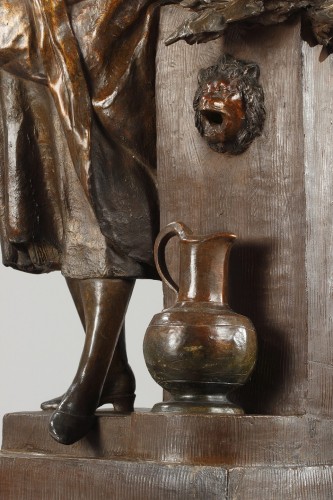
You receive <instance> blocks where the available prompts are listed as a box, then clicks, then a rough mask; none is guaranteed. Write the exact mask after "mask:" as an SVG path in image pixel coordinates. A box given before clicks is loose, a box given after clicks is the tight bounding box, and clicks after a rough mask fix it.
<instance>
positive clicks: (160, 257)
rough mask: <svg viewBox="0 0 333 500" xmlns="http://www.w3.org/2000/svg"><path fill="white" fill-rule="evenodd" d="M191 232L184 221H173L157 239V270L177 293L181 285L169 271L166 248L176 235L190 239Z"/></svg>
mask: <svg viewBox="0 0 333 500" xmlns="http://www.w3.org/2000/svg"><path fill="white" fill-rule="evenodd" d="M191 234H192V231H191V230H190V229H189V228H188V227H187V226H185V224H183V223H182V222H171V223H170V224H168V225H167V226H165V228H164V229H162V230H161V232H160V233H159V235H158V236H157V238H156V241H155V246H154V257H155V264H156V269H157V272H158V274H159V275H160V276H161V278H162V280H163V282H164V283H165V284H166V285H167V286H168V287H169V288H171V290H173V291H174V292H175V293H178V292H179V285H177V283H176V282H175V281H174V280H173V279H172V277H171V275H170V273H169V269H168V266H167V264H166V261H165V249H166V246H167V243H168V241H169V240H170V239H171V238H173V237H174V236H178V238H179V239H180V240H185V239H188V237H189V236H190V235H191Z"/></svg>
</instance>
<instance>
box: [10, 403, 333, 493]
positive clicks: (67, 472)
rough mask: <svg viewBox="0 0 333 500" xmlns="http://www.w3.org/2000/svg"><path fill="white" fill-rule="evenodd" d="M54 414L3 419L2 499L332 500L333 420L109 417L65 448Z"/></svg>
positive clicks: (144, 413)
mask: <svg viewBox="0 0 333 500" xmlns="http://www.w3.org/2000/svg"><path fill="white" fill-rule="evenodd" d="M49 417H50V413H46V412H38V413H17V414H10V415H7V416H6V417H5V418H4V431H3V448H2V452H1V453H0V484H1V490H0V498H1V499H2V498H3V499H6V500H30V499H31V500H32V499H37V498H38V499H41V500H44V498H45V499H47V500H52V499H58V498H71V499H74V500H75V499H81V498H94V500H99V499H104V498H112V499H113V500H140V499H145V500H155V499H157V498H158V499H159V500H164V499H165V500H167V499H168V500H169V499H171V498H172V500H174V499H175V500H178V499H179V500H180V499H181V500H187V499H192V498H209V499H212V500H213V499H215V498H216V499H217V498H218V499H220V500H229V499H235V498H237V499H238V500H247V499H251V500H252V499H255V498H258V499H259V498H269V499H270V500H281V498H283V499H284V500H289V499H294V500H296V499H297V500H298V499H299V498H309V499H310V498H311V499H312V498H313V499H316V500H324V499H328V498H331V494H332V491H333V455H332V449H333V446H332V445H333V420H332V419H327V420H320V419H317V418H313V417H307V416H302V417H274V416H233V415H230V416H227V415H184V414H167V413H166V414H161V413H160V414H157V413H151V412H147V411H138V412H136V413H134V414H132V415H119V414H113V413H112V412H100V413H99V417H98V419H97V425H96V427H95V428H94V429H93V430H92V431H91V432H90V433H89V434H88V436H87V437H86V438H84V439H82V440H81V441H80V442H78V443H76V444H74V445H71V446H64V445H60V444H59V443H56V442H55V441H54V440H53V439H52V438H51V437H50V436H49V434H48V420H49Z"/></svg>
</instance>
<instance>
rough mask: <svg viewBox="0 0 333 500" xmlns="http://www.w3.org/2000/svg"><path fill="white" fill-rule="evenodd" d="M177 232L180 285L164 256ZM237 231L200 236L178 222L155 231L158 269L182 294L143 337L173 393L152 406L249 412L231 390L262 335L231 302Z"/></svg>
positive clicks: (154, 370) (245, 373)
mask: <svg viewBox="0 0 333 500" xmlns="http://www.w3.org/2000/svg"><path fill="white" fill-rule="evenodd" d="M173 236H178V237H179V240H180V272H179V276H180V281H179V286H178V285H177V284H176V283H175V282H174V280H173V279H172V277H171V276H170V273H169V271H168V268H167V265H166V261H165V247H166V245H167V243H168V241H169V240H170V238H172V237H173ZM235 238H236V236H235V235H234V234H230V233H216V234H212V235H209V236H195V235H194V234H193V233H192V232H191V231H190V230H189V229H188V228H187V227H186V226H185V225H184V224H182V223H180V222H173V223H171V224H169V225H168V226H167V227H166V228H165V229H163V230H162V231H161V232H160V234H159V235H158V237H157V240H156V243H155V261H156V266H157V270H158V272H159V274H160V276H161V278H162V280H163V282H164V283H165V284H166V285H168V286H169V287H170V288H171V289H172V290H174V291H175V292H176V293H177V301H176V303H175V304H174V305H173V306H172V307H170V308H168V309H165V310H163V311H162V312H161V313H160V314H156V315H155V316H154V317H153V319H152V321H151V323H150V325H149V327H148V329H147V332H146V335H145V339H144V356H145V360H146V363H147V366H148V370H149V372H150V374H151V375H152V377H153V378H154V380H155V381H156V382H157V383H158V384H159V385H161V386H162V387H163V388H164V389H166V390H167V391H168V392H169V393H170V394H171V399H170V400H169V401H167V402H164V403H159V404H157V405H155V406H154V408H153V411H168V412H188V413H198V412H199V413H229V414H230V413H231V414H243V413H244V412H243V410H242V409H241V408H239V407H238V406H236V405H235V404H233V403H232V402H230V401H229V400H228V397H227V394H228V393H229V392H230V391H232V390H234V389H236V388H237V387H239V386H241V385H243V384H244V383H245V381H246V380H247V378H248V377H249V375H250V374H251V372H252V370H253V368H254V365H255V361H256V353H257V340H256V333H255V330H254V327H253V324H252V323H251V321H250V320H249V319H248V318H246V317H245V316H241V315H240V314H237V313H235V312H234V311H232V310H231V309H230V307H229V305H228V297H227V292H228V257H229V253H230V249H231V246H232V244H233V241H234V240H235Z"/></svg>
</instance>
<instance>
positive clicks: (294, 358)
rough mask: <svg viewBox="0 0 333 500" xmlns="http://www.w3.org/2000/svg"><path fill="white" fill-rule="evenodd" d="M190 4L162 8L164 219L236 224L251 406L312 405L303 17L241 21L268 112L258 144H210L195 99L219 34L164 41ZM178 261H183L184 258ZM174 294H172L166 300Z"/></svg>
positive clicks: (239, 36) (203, 225)
mask: <svg viewBox="0 0 333 500" xmlns="http://www.w3.org/2000/svg"><path fill="white" fill-rule="evenodd" d="M182 16H184V14H183V13H182V12H181V10H180V9H178V8H176V7H172V8H169V7H168V8H165V9H163V12H162V19H161V36H160V44H159V50H158V59H157V68H158V72H157V103H158V175H159V188H160V194H161V224H162V225H165V224H166V223H168V222H171V221H172V220H180V221H183V222H185V223H186V224H187V225H189V226H190V227H191V228H192V229H193V230H194V231H195V232H199V233H203V234H205V233H211V232H214V231H221V230H223V231H231V232H234V233H235V234H237V235H238V238H239V240H238V243H237V244H236V246H235V248H234V250H233V253H232V259H231V272H230V277H231V288H232V290H231V292H232V294H231V305H232V307H233V309H234V310H235V311H237V312H240V313H243V314H245V315H247V316H248V317H250V318H251V319H252V321H253V322H254V324H255V326H256V329H257V332H258V337H259V359H258V364H257V367H256V370H255V372H254V374H253V376H252V380H251V382H250V383H249V384H247V386H246V387H245V388H244V389H243V390H242V391H241V394H240V395H239V396H238V397H239V398H241V401H242V402H243V405H244V406H245V409H246V410H247V411H248V412H252V413H263V414H281V415H287V414H303V413H304V412H305V407H306V402H305V397H306V391H307V297H306V289H305V230H304V228H305V188H304V148H303V113H302V105H303V102H302V53H301V41H300V27H299V24H298V23H296V24H288V25H285V26H278V27H273V28H272V27H270V28H260V29H259V28H258V29H256V30H255V31H252V32H251V33H248V34H245V33H240V32H234V33H232V34H231V35H230V37H229V38H228V40H227V41H226V44H225V49H224V50H225V51H227V52H229V53H231V54H232V55H234V56H236V57H239V58H244V59H247V60H253V61H255V62H256V63H258V64H259V66H260V68H261V73H262V76H261V82H262V84H263V87H264V91H265V96H266V97H265V98H266V108H267V121H266V125H265V130H264V133H263V135H262V137H260V138H259V139H257V140H256V141H255V142H254V143H253V144H252V146H251V147H250V149H249V150H248V151H247V152H245V153H244V154H242V155H240V156H235V157H228V156H226V155H220V154H218V153H215V152H213V151H212V150H210V149H209V147H208V146H207V145H206V143H205V141H204V139H202V138H201V137H200V136H199V134H198V132H197V131H196V129H195V126H194V112H193V109H192V100H193V96H194V93H195V89H196V87H197V73H198V71H199V69H200V68H203V67H207V66H209V65H212V64H214V63H215V62H216V61H217V59H218V57H219V56H220V54H221V53H222V50H223V47H222V45H221V42H220V41H214V42H210V43H208V44H205V45H200V46H192V47H189V46H187V45H186V44H185V43H178V44H176V45H174V46H171V47H165V46H164V44H163V40H164V39H165V38H166V36H167V35H168V34H169V33H170V32H171V31H172V30H173V29H174V26H175V25H177V24H178V23H179V22H180V20H181V17H182ZM172 266H173V267H174V270H176V263H175V259H173V263H172ZM167 302H168V303H170V302H171V298H170V297H169V298H168V299H167Z"/></svg>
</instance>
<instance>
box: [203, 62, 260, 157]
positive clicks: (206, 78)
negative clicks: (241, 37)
mask: <svg viewBox="0 0 333 500" xmlns="http://www.w3.org/2000/svg"><path fill="white" fill-rule="evenodd" d="M259 76H260V70H259V66H258V65H257V64H255V63H250V62H245V61H239V60H237V59H235V58H234V57H232V56H231V55H229V54H225V55H223V56H222V57H221V59H220V60H219V62H218V63H217V64H216V65H214V66H211V67H209V68H207V69H202V70H201V71H200V73H199V77H198V82H199V87H198V90H197V92H196V94H195V97H194V103H193V106H194V110H195V124H196V127H197V129H198V130H199V132H200V134H201V135H202V136H203V137H204V138H205V139H206V141H207V143H208V145H209V147H210V148H211V149H213V150H214V151H216V152H218V153H230V154H240V153H243V152H244V151H246V149H247V148H248V147H249V145H250V144H251V142H252V141H253V140H254V139H255V137H258V136H259V135H260V134H261V132H262V130H263V128H264V123H265V116H266V111H265V107H264V92H263V89H262V87H261V85H260V84H259V81H258V80H259Z"/></svg>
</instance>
